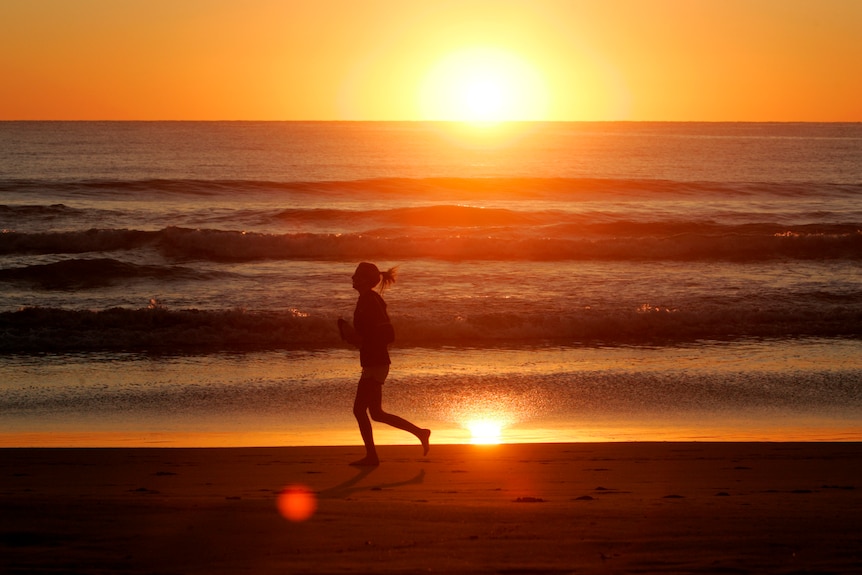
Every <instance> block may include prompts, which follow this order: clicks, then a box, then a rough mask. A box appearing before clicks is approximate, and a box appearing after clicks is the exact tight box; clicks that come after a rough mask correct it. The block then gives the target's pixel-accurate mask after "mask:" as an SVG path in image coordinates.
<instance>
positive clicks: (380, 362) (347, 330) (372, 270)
mask: <svg viewBox="0 0 862 575" xmlns="http://www.w3.org/2000/svg"><path fill="white" fill-rule="evenodd" d="M352 279H353V289H355V290H356V291H358V292H359V300H358V301H357V302H356V309H355V310H354V312H353V326H351V325H350V324H349V323H348V322H346V321H344V320H343V319H339V320H338V329H339V331H340V332H341V338H342V339H343V340H345V341H347V342H349V343H352V344H353V345H356V346H357V347H358V348H359V364H360V365H361V367H362V375H361V376H360V378H359V384H358V385H357V388H356V399H355V400H354V402H353V415H354V416H355V417H356V421H357V423H359V432H360V434H361V435H362V441H363V442H364V443H365V452H366V453H365V457H363V458H362V459H360V460H358V461H354V462H352V463H351V465H357V466H376V465H380V458H379V457H378V456H377V448H376V447H375V445H374V432H373V430H372V428H371V419H373V420H374V421H379V422H381V423H385V424H387V425H391V426H392V427H395V428H398V429H403V430H404V431H407V432H410V433H412V434H413V435H415V436H416V437H417V439H419V441H420V442H421V443H422V451H423V455H427V454H428V449H429V447H430V446H429V439H430V437H431V430H430V429H423V428H420V427H418V426H416V425H414V424H412V423H410V422H409V421H407V420H406V419H404V418H402V417H398V416H397V415H393V414H391V413H387V412H385V411H383V407H382V403H383V383H384V382H385V381H386V377H387V375H389V365H390V363H391V361H390V359H389V344H390V343H392V342H393V341H394V339H395V333H394V330H393V329H392V324H391V322H390V321H389V314H388V313H387V312H386V302H385V301H383V297H381V295H380V294H379V293H378V292H376V291H374V288H375V287H377V286H378V285H380V290H381V291H383V290H385V289H386V288H387V287H389V286H390V285H391V284H393V283H394V282H395V268H390V269H388V270H386V271H385V272H381V271H380V270H379V269H378V268H377V266H376V265H374V264H372V263H368V262H362V263H360V264H359V265H358V266H357V267H356V271H355V272H354V274H353V278H352ZM369 415H370V416H371V419H369Z"/></svg>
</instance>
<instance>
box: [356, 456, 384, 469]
mask: <svg viewBox="0 0 862 575" xmlns="http://www.w3.org/2000/svg"><path fill="white" fill-rule="evenodd" d="M350 465H354V466H356V467H377V466H378V465H380V460H379V459H378V458H376V457H371V456H366V457H363V458H362V459H360V460H358V461H353V462H352V463H350Z"/></svg>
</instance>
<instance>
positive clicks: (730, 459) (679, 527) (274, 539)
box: [0, 442, 862, 574]
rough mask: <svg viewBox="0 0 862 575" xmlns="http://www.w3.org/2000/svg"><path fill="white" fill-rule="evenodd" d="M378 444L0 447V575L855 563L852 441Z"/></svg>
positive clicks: (861, 506)
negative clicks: (303, 516) (369, 458)
mask: <svg viewBox="0 0 862 575" xmlns="http://www.w3.org/2000/svg"><path fill="white" fill-rule="evenodd" d="M379 450H380V455H381V459H382V464H381V466H379V467H376V468H354V467H350V466H348V465H347V463H348V462H349V461H353V460H355V459H357V458H358V456H361V452H362V448H361V447H360V446H326V447H221V448H207V447H201V448H184V447H136V448H129V447H106V448H92V447H91V448H2V449H0V457H2V460H3V462H4V465H3V470H2V471H0V506H2V509H3V513H2V514H0V571H3V572H8V573H23V572H41V571H54V570H60V571H63V572H74V573H93V574H95V573H103V572H118V571H122V572H128V573H165V574H167V573H240V572H242V573H247V572H255V573H296V572H301V573H336V572H337V573H368V572H375V573H414V572H420V571H422V572H428V571H433V572H445V573H534V572H542V573H571V572H577V573H642V572H650V573H665V572H666V573H690V572H698V573H729V572H733V573H752V574H753V573H773V572H774V573H788V572H806V571H807V572H822V573H849V572H859V571H862V551H860V548H859V541H862V525H861V524H860V523H859V521H858V517H859V513H860V511H862V483H860V481H859V478H860V477H862V443H859V442H846V443H844V442H839V443H834V442H616V443H612V442H602V443H531V444H501V445H434V444H432V448H431V452H430V453H429V456H428V457H422V454H421V449H420V447H418V446H415V445H410V446H393V445H382V446H380V448H379ZM288 488H290V489H288ZM286 493H291V494H293V493H309V494H310V497H311V499H312V501H313V503H314V504H315V509H314V513H313V514H312V515H311V517H310V518H308V519H307V520H303V521H295V520H291V519H289V518H287V517H285V516H282V515H280V513H279V502H280V501H283V500H284V498H285V497H287V495H285V494H286Z"/></svg>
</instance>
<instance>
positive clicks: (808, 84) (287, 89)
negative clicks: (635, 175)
mask: <svg viewBox="0 0 862 575" xmlns="http://www.w3.org/2000/svg"><path fill="white" fill-rule="evenodd" d="M85 4H86V6H85V7H82V6H81V5H80V4H79V3H78V2H59V1H53V0H52V1H50V2H47V4H46V3H45V2H28V1H24V0H13V1H11V2H6V3H4V4H3V8H2V9H0V47H2V50H0V74H2V77H3V80H4V85H7V86H15V89H14V90H5V91H3V92H2V93H0V120H18V119H26V120H103V119H104V120H351V121H353V120H355V121H365V120H373V121H388V120H393V121H416V120H457V121H471V122H498V121H503V120H528V121H530V120H549V121H617V120H630V121H862V107H860V106H859V102H858V94H859V93H862V75H860V74H854V73H852V71H853V70H856V69H857V68H858V62H860V61H862V42H859V41H858V30H859V29H860V27H862V2H854V1H852V0H820V1H818V2H811V1H802V0H788V1H787V2H772V1H767V0H751V1H749V2H690V1H687V0H655V1H650V2H643V1H642V0H619V1H616V2H557V1H552V0H535V1H529V2H528V1H518V0H515V1H512V2H498V1H496V0H475V1H472V2H401V1H399V0H375V1H374V2H343V1H338V0H320V1H317V2H286V1H282V0H248V1H247V2H241V3H237V2H224V1H213V2H186V1H180V2H176V3H174V2H166V3H158V2H157V3H147V4H146V5H144V4H141V3H140V2H116V1H114V0H87V1H86V3H85ZM144 6H146V7H144ZM58 54H62V56H63V57H62V58H59V57H57V55H58ZM58 95H62V97H57V96H58Z"/></svg>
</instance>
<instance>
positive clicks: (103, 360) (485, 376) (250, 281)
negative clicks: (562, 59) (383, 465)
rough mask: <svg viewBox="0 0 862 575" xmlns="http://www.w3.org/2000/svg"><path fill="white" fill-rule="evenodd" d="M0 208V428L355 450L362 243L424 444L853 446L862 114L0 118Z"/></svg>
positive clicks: (62, 435)
mask: <svg viewBox="0 0 862 575" xmlns="http://www.w3.org/2000/svg"><path fill="white" fill-rule="evenodd" d="M0 229H2V230H3V231H2V235H0V391H2V393H0V445H7V446H8V445H11V446H33V445H94V446H109V445H143V446H146V445H191V446H208V445H357V446H358V445H361V441H360V439H359V434H358V431H357V430H356V425H355V421H354V420H353V416H352V413H351V405H352V399H353V394H354V392H355V385H356V381H357V379H358V375H359V365H358V364H359V360H358V353H357V352H356V350H355V349H351V348H349V347H348V346H347V345H346V344H344V343H343V342H342V341H341V340H340V339H339V337H338V332H337V329H336V327H335V325H336V320H337V319H338V318H340V317H344V318H350V317H351V316H352V311H353V306H354V305H355V301H356V292H355V291H353V289H352V288H351V280H350V276H351V275H352V273H353V270H354V268H355V266H356V264H357V263H358V262H360V261H372V262H375V263H377V264H378V265H379V266H380V267H381V268H389V267H394V266H398V272H399V275H398V281H397V283H396V284H395V285H393V286H391V287H390V288H389V289H388V290H386V292H385V293H384V297H385V299H386V301H387V303H388V305H389V311H390V315H391V316H392V320H393V324H394V326H395V329H396V342H395V343H394V344H393V346H392V348H391V355H392V361H393V365H392V371H391V374H390V378H389V380H388V381H387V383H386V385H385V388H384V408H385V409H387V410H389V411H392V412H395V413H397V414H399V415H402V416H404V417H406V418H407V419H410V420H411V421H415V422H416V423H417V424H419V425H421V426H422V427H431V428H432V429H433V430H434V435H433V436H432V442H433V441H437V442H447V443H450V442H454V443H464V442H470V441H490V442H494V441H502V442H519V441H526V442H531V441H639V440H700V441H720V440H740V439H744V440H758V441H783V440H837V441H859V440H862V124H840V123H839V124H835V123H828V124H817V123H799V124H795V123H626V122H624V123H613V122H602V123H514V124H497V125H490V124H489V125H482V124H478V125H470V124H447V123H400V122H378V123H375V122H343V123H342V122H0ZM483 422H484V425H479V423H483ZM479 428H482V429H485V430H487V429H491V430H493V431H492V432H491V437H484V438H483V437H479V436H478V435H477V432H476V430H477V429H479ZM471 430H472V431H471ZM375 433H376V437H377V439H378V442H379V443H384V444H385V443H410V442H412V440H413V438H412V437H411V436H409V435H406V434H404V432H401V431H397V430H390V429H386V428H385V426H382V425H380V424H378V425H377V426H376V427H375Z"/></svg>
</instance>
